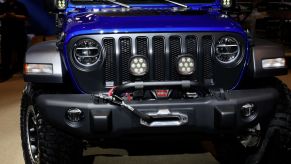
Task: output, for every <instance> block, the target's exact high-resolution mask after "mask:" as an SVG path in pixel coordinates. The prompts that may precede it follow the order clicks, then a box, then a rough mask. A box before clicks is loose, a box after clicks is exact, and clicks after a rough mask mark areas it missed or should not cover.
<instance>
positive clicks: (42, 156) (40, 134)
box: [20, 86, 83, 164]
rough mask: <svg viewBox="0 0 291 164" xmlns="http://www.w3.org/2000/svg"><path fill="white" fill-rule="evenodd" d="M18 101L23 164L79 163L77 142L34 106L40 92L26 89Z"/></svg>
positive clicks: (80, 151) (79, 141)
mask: <svg viewBox="0 0 291 164" xmlns="http://www.w3.org/2000/svg"><path fill="white" fill-rule="evenodd" d="M27 88H29V89H26V91H25V92H24V93H23V96H22V100H21V112H20V127H21V140H22V149H23V156H24V160H25V163H26V164H78V163H82V162H81V160H82V153H83V147H82V142H81V140H80V139H77V138H75V137H73V136H70V135H68V134H66V133H65V132H62V131H60V130H58V129H56V128H54V127H53V126H52V125H50V123H49V122H47V121H46V120H45V119H44V118H43V117H42V116H41V114H40V113H39V112H38V110H37V108H36V106H35V105H34V102H33V101H34V98H35V97H36V95H38V94H39V93H40V91H36V90H32V89H31V87H30V86H27Z"/></svg>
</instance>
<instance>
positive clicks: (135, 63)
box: [129, 56, 148, 76]
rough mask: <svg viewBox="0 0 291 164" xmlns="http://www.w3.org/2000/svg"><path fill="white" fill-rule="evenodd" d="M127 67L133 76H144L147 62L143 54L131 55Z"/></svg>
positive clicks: (146, 70)
mask: <svg viewBox="0 0 291 164" xmlns="http://www.w3.org/2000/svg"><path fill="white" fill-rule="evenodd" d="M129 67H130V68H129V69H130V72H131V74H132V75H134V76H144V75H145V74H146V73H147V72H148V62H147V59H146V58H145V57H143V56H135V57H132V58H131V60H130V62H129Z"/></svg>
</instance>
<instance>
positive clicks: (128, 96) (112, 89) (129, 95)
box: [107, 86, 132, 101]
mask: <svg viewBox="0 0 291 164" xmlns="http://www.w3.org/2000/svg"><path fill="white" fill-rule="evenodd" d="M115 88H116V86H115V87H112V88H111V89H110V90H109V91H108V93H107V95H108V96H109V97H112V96H113V93H114V89H115ZM125 96H126V97H127V101H131V100H132V96H131V93H126V94H125Z"/></svg>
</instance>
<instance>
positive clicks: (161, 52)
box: [153, 36, 166, 80]
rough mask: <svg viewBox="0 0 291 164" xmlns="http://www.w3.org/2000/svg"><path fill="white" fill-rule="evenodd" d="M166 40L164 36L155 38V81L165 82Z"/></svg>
mask: <svg viewBox="0 0 291 164" xmlns="http://www.w3.org/2000/svg"><path fill="white" fill-rule="evenodd" d="M165 48H166V47H165V39H164V37H162V36H155V37H153V56H154V70H155V72H154V80H165V66H166V58H165V51H166V50H165Z"/></svg>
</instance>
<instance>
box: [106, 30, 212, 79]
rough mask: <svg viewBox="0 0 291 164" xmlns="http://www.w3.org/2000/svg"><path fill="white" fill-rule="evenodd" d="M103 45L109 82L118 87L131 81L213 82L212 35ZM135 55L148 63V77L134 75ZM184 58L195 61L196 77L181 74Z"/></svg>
mask: <svg viewBox="0 0 291 164" xmlns="http://www.w3.org/2000/svg"><path fill="white" fill-rule="evenodd" d="M116 44H118V45H116ZM102 45H103V47H104V49H105V52H106V59H105V66H104V74H105V81H110V82H115V84H121V83H124V82H130V81H164V80H172V81H174V80H198V81H203V80H205V79H212V78H213V68H212V67H213V63H212V62H213V61H212V59H213V57H212V56H213V45H214V41H213V37H212V36H211V35H204V36H200V37H197V36H196V35H186V36H179V35H170V36H164V35H157V36H150V37H149V36H135V37H125V36H121V37H117V38H116V37H114V38H113V37H107V38H104V39H103V43H102ZM134 55H142V56H145V57H146V58H147V59H148V62H149V68H150V69H149V72H148V73H147V75H145V76H144V77H134V76H133V75H131V74H130V71H129V61H130V58H131V57H132V56H134ZM180 55H190V56H192V57H193V59H194V60H195V72H194V74H193V75H190V76H182V75H179V74H178V72H177V58H178V57H179V56H180Z"/></svg>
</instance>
